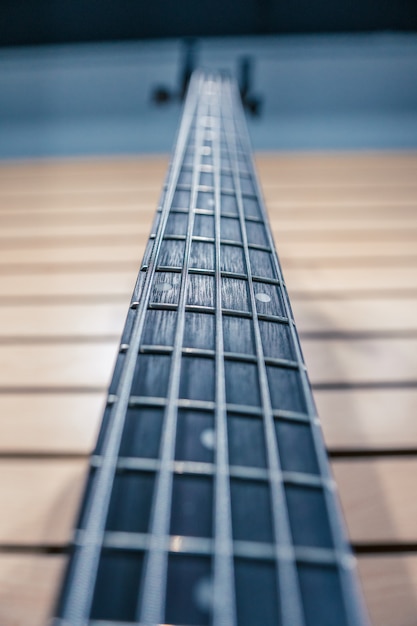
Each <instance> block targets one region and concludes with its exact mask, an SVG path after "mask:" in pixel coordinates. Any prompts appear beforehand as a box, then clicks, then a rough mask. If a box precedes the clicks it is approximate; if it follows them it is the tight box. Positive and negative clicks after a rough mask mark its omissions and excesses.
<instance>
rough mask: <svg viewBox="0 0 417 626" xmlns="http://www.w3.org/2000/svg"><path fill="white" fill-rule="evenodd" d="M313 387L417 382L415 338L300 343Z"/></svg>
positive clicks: (307, 341) (416, 343) (416, 340)
mask: <svg viewBox="0 0 417 626" xmlns="http://www.w3.org/2000/svg"><path fill="white" fill-rule="evenodd" d="M303 352H304V356H305V359H306V362H307V367H308V370H309V374H310V379H311V381H312V383H313V384H315V383H316V384H317V383H318V384H322V383H349V384H355V383H356V384H366V383H377V384H381V383H392V382H404V381H407V382H410V381H412V382H417V338H414V337H413V338H408V339H383V340H382V339H381V340H376V339H372V340H371V339H349V340H330V339H329V340H326V342H325V344H323V342H321V341H319V340H310V339H306V340H304V341H303Z"/></svg>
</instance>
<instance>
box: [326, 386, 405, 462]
mask: <svg viewBox="0 0 417 626" xmlns="http://www.w3.org/2000/svg"><path fill="white" fill-rule="evenodd" d="M314 399H315V401H316V405H317V410H318V414H319V416H320V419H321V423H322V426H323V431H324V437H325V441H326V445H327V447H328V448H330V449H332V450H337V449H341V448H342V449H346V448H350V449H352V450H369V449H371V450H372V449H385V450H395V449H401V448H403V449H410V448H414V449H417V420H416V415H417V389H350V390H340V389H337V390H326V391H322V390H316V391H315V393H314Z"/></svg>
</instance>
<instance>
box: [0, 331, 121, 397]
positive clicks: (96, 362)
mask: <svg viewBox="0 0 417 626" xmlns="http://www.w3.org/2000/svg"><path fill="white" fill-rule="evenodd" d="M117 348H118V340H112V341H102V342H100V343H88V342H84V343H82V344H71V343H67V342H65V343H60V342H57V343H54V344H47V345H44V344H39V345H36V344H17V345H1V346H0V372H1V374H0V387H3V388H6V389H10V390H12V389H14V388H15V389H19V388H29V389H33V388H36V387H41V388H45V387H46V388H51V390H53V388H54V387H63V388H71V387H75V388H80V389H81V390H82V389H83V388H87V389H88V388H98V389H101V388H103V389H105V388H106V387H107V385H108V384H109V382H110V377H111V373H112V371H113V366H114V363H115V359H116V353H117Z"/></svg>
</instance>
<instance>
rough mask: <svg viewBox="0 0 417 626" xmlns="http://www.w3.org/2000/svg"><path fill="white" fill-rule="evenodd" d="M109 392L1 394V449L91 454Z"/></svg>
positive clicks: (29, 452) (2, 451)
mask: <svg viewBox="0 0 417 626" xmlns="http://www.w3.org/2000/svg"><path fill="white" fill-rule="evenodd" d="M105 396H106V393H105V392H104V391H103V392H102V393H89V394H66V393H59V394H54V393H45V394H42V393H19V394H12V393H9V394H0V415H1V420H0V453H7V454H13V453H18V454H25V453H28V454H36V453H47V454H48V453H49V454H64V453H65V454H89V453H90V452H91V450H92V449H93V447H94V445H95V442H96V439H97V435H98V429H99V426H100V423H101V416H102V412H103V408H104V403H105Z"/></svg>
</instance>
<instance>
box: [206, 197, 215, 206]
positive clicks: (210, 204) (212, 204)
mask: <svg viewBox="0 0 417 626" xmlns="http://www.w3.org/2000/svg"><path fill="white" fill-rule="evenodd" d="M207 204H208V206H214V200H213V198H210V200H208V202H207Z"/></svg>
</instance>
